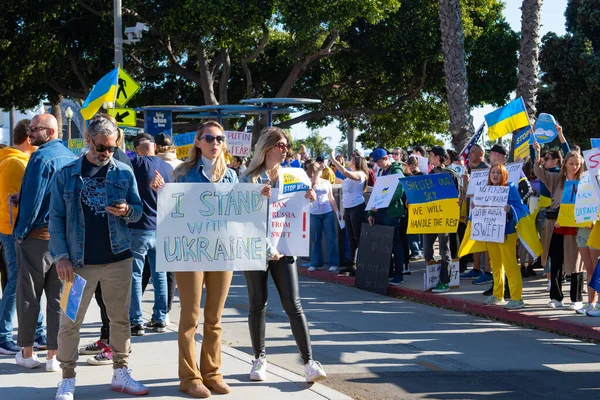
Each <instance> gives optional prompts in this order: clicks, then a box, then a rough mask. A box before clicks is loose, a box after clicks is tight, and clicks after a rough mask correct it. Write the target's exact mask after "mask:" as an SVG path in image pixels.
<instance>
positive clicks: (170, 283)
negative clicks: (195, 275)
mask: <svg viewBox="0 0 600 400" xmlns="http://www.w3.org/2000/svg"><path fill="white" fill-rule="evenodd" d="M151 277H152V273H151V272H150V264H149V263H148V257H146V261H145V263H144V272H143V273H142V294H143V293H144V292H145V291H146V286H148V282H150V278H151ZM175 287H176V284H175V272H167V313H169V312H170V311H171V306H172V305H173V297H175Z"/></svg>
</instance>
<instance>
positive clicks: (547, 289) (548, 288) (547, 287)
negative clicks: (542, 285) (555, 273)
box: [546, 281, 550, 292]
mask: <svg viewBox="0 0 600 400" xmlns="http://www.w3.org/2000/svg"><path fill="white" fill-rule="evenodd" d="M549 291H550V281H548V286H546V292H549Z"/></svg>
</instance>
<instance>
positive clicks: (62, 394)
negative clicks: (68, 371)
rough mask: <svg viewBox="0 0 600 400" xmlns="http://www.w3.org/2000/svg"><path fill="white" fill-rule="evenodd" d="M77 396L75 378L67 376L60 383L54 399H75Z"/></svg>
mask: <svg viewBox="0 0 600 400" xmlns="http://www.w3.org/2000/svg"><path fill="white" fill-rule="evenodd" d="M74 396H75V378H65V379H63V380H62V381H60V383H59V384H58V390H57V391H56V396H55V397H54V400H73V398H74Z"/></svg>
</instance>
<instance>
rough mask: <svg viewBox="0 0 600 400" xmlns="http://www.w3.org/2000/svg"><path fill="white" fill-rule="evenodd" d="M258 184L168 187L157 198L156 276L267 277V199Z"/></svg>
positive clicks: (164, 187)
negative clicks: (230, 274) (223, 274)
mask: <svg viewBox="0 0 600 400" xmlns="http://www.w3.org/2000/svg"><path fill="white" fill-rule="evenodd" d="M263 186H264V185H261V184H254V183H219V184H215V183H167V184H165V185H164V186H163V188H162V189H160V190H159V192H158V207H157V208H158V209H157V217H156V224H157V229H156V270H157V271H264V270H265V269H266V266H267V259H266V256H267V253H266V249H267V248H266V241H267V208H268V207H267V199H266V198H265V197H264V196H261V194H260V191H261V189H262V187H263Z"/></svg>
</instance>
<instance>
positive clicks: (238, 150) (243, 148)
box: [225, 131, 252, 157]
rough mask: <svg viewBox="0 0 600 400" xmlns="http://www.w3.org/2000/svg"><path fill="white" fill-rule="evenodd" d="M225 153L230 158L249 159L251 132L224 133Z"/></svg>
mask: <svg viewBox="0 0 600 400" xmlns="http://www.w3.org/2000/svg"><path fill="white" fill-rule="evenodd" d="M225 136H226V137H227V152H228V153H229V154H231V155H232V156H240V157H250V148H251V147H252V133H251V132H236V131H225Z"/></svg>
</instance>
